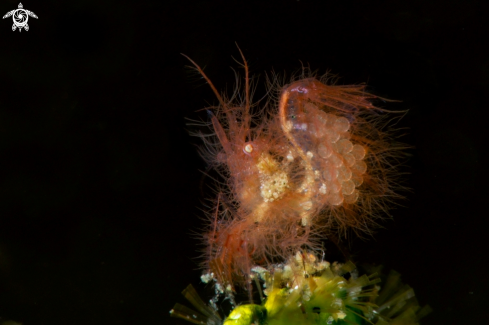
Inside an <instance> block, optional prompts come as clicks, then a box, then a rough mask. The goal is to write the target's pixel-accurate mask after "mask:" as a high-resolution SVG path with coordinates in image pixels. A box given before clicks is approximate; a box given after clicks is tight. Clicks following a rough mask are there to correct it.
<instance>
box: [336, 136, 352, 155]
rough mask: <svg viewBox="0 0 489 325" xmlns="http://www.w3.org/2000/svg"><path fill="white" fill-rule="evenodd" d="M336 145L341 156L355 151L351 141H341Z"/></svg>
mask: <svg viewBox="0 0 489 325" xmlns="http://www.w3.org/2000/svg"><path fill="white" fill-rule="evenodd" d="M336 145H337V147H338V152H339V153H341V154H347V153H350V152H351V151H352V149H353V144H352V143H351V142H350V140H347V139H341V140H339V141H338V142H336Z"/></svg>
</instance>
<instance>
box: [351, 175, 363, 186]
mask: <svg viewBox="0 0 489 325" xmlns="http://www.w3.org/2000/svg"><path fill="white" fill-rule="evenodd" d="M351 180H352V182H353V183H354V184H355V186H356V187H359V186H360V185H362V184H363V177H362V176H361V175H359V174H355V173H353V174H352V175H351Z"/></svg>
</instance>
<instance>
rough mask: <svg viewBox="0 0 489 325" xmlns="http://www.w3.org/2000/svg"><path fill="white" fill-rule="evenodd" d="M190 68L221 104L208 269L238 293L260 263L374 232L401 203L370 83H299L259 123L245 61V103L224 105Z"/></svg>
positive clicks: (392, 153)
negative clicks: (392, 204)
mask: <svg viewBox="0 0 489 325" xmlns="http://www.w3.org/2000/svg"><path fill="white" fill-rule="evenodd" d="M189 60H190V59H189ZM190 61H191V62H192V63H193V64H194V66H195V67H196V69H197V70H198V71H199V73H201V74H202V75H203V76H204V78H205V79H206V80H207V82H208V83H209V85H210V86H211V88H212V89H213V90H214V93H215V94H216V96H217V98H218V100H219V103H220V105H219V106H218V107H217V108H216V109H215V110H214V112H215V114H212V115H211V124H212V129H213V131H214V134H215V142H213V143H211V145H210V146H209V147H212V148H216V147H217V148H218V149H217V150H214V151H212V152H209V153H207V154H206V155H205V157H206V158H207V160H208V161H209V163H211V164H213V165H214V166H218V167H217V168H218V170H220V171H221V173H222V175H224V177H225V178H226V184H227V186H226V187H225V188H222V189H220V197H221V198H222V200H221V199H219V200H218V204H217V205H218V206H217V208H216V211H220V213H218V212H216V213H215V214H213V217H212V218H211V220H212V227H210V228H211V229H212V230H211V231H210V232H209V233H207V234H206V235H205V238H206V245H207V247H208V249H207V250H206V252H207V253H206V254H207V258H206V264H205V266H204V268H205V269H206V270H209V271H212V272H213V273H214V274H215V277H216V279H217V280H218V282H220V283H221V284H223V285H227V286H229V287H231V288H232V289H233V282H234V281H235V280H236V279H245V280H247V279H248V278H249V276H250V274H251V268H252V267H253V266H255V265H264V266H266V265H269V264H271V263H274V262H277V261H283V260H284V259H285V258H286V257H287V256H290V255H291V254H293V253H295V252H296V251H298V250H300V249H301V248H308V249H319V247H320V245H319V243H320V240H321V238H322V237H324V236H325V235H327V234H328V233H333V232H336V233H337V232H339V233H340V234H341V233H344V232H345V231H347V230H349V229H352V230H354V231H358V232H362V231H363V232H368V231H369V230H370V229H371V228H372V227H373V226H375V224H376V222H375V219H376V218H378V217H379V216H380V214H379V213H378V212H379V211H385V210H386V209H387V204H386V203H387V202H389V201H390V200H391V199H392V198H396V197H398V196H399V195H397V194H396V193H395V191H394V190H393V188H394V186H393V182H392V180H391V176H392V174H393V171H395V168H394V167H395V166H394V165H393V164H392V163H391V161H392V158H394V160H395V158H396V157H398V152H399V151H398V149H399V148H398V147H395V146H393V145H392V143H391V141H389V137H388V135H387V134H386V133H384V132H383V131H381V127H383V126H384V124H385V123H384V124H382V123H381V121H382V120H381V118H379V116H380V114H381V113H385V112H383V111H382V110H381V109H378V108H376V107H375V106H373V104H372V103H371V102H370V99H372V98H376V97H375V96H373V95H370V94H368V93H366V92H365V91H364V86H334V85H328V84H327V82H326V81H325V80H319V79H316V78H314V77H307V78H302V79H299V80H296V81H293V82H291V83H290V84H288V85H285V86H282V87H280V88H279V100H278V102H277V103H275V105H270V106H269V107H268V108H266V109H263V111H261V113H260V114H258V115H256V114H255V116H253V114H252V113H251V112H250V111H251V107H252V105H251V103H250V101H251V99H250V91H249V78H248V66H247V64H246V60H245V59H244V57H243V62H244V63H243V67H244V68H245V73H246V75H245V79H246V83H245V92H244V95H243V96H233V98H236V97H240V98H244V100H243V101H242V102H235V101H225V100H224V99H223V98H224V97H223V96H221V95H220V94H219V93H218V92H217V90H216V89H215V87H214V85H213V84H212V82H211V81H210V80H209V79H208V78H207V76H206V75H205V73H204V72H203V71H202V69H201V68H200V67H199V66H198V65H197V64H196V63H195V62H193V61H192V60H190ZM237 91H239V90H237ZM235 95H236V94H235Z"/></svg>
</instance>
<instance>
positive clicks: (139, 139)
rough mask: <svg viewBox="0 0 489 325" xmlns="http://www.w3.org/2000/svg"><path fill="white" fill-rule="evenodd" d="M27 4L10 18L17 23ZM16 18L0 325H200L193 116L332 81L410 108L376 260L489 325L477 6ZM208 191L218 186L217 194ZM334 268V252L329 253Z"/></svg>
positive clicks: (0, 145)
mask: <svg viewBox="0 0 489 325" xmlns="http://www.w3.org/2000/svg"><path fill="white" fill-rule="evenodd" d="M17 5H18V2H17V1H12V0H8V1H2V3H1V5H0V9H1V10H0V11H1V15H3V14H5V13H7V12H8V11H10V10H12V9H16V8H17ZM23 5H24V9H28V10H31V11H33V12H34V13H35V14H37V16H38V17H39V19H34V18H29V26H30V30H29V31H28V32H26V31H22V32H21V33H19V32H18V31H15V32H12V30H11V25H12V20H11V18H8V19H4V20H1V21H0V85H1V87H0V316H1V317H3V319H14V320H16V321H19V322H23V323H24V324H104V325H108V324H184V322H183V321H180V320H178V319H173V318H170V317H169V315H168V311H169V310H170V309H171V307H172V306H173V304H174V303H175V302H177V301H179V302H181V303H183V302H184V300H183V298H182V297H181V296H180V291H181V290H182V289H183V288H184V287H185V286H186V285H187V284H188V283H193V284H194V285H195V286H196V287H197V288H198V290H199V291H200V292H201V293H202V294H203V295H205V288H204V286H203V285H201V284H199V275H200V271H199V270H198V262H199V260H198V259H196V257H197V256H198V253H197V252H196V249H197V245H198V240H196V239H195V238H194V237H195V236H194V235H192V232H199V229H202V225H203V221H202V220H201V216H202V212H200V211H199V208H200V207H202V202H201V201H202V200H204V199H205V198H206V197H207V194H206V192H208V190H207V188H206V186H205V185H202V174H201V173H200V172H199V170H204V169H205V167H206V166H205V165H204V163H203V162H202V160H201V159H200V158H199V156H198V154H197V150H196V145H198V144H199V140H198V139H196V138H192V137H190V136H189V135H188V133H187V129H188V127H186V126H185V123H186V121H185V118H193V119H204V120H205V119H206V116H205V112H197V110H198V109H200V108H202V107H205V106H206V105H207V104H208V103H211V104H212V103H215V102H216V100H215V98H214V96H213V94H212V92H211V91H210V89H209V88H208V87H207V85H206V84H205V82H204V81H203V80H202V79H201V78H199V77H198V76H197V75H195V74H193V73H191V72H190V71H189V69H187V68H185V66H186V65H188V62H186V60H185V59H184V58H183V57H182V56H181V55H180V53H185V54H187V55H189V56H190V57H191V58H193V59H194V60H195V61H196V62H198V63H199V64H200V65H201V66H205V67H206V69H205V71H206V73H207V74H208V75H209V77H210V78H211V79H212V80H213V81H214V83H215V84H216V86H217V88H219V89H223V90H224V89H226V88H227V89H229V90H231V89H233V85H234V75H233V71H232V70H231V69H230V68H231V67H234V68H238V69H239V67H238V65H237V64H236V63H235V62H234V61H233V59H232V56H233V57H235V58H238V57H239V53H238V51H237V49H236V46H235V42H237V43H238V44H239V46H240V48H241V49H242V50H243V52H244V54H245V56H246V58H247V60H248V62H249V64H250V67H251V72H252V73H253V74H254V75H255V76H259V79H258V82H259V87H258V89H259V90H258V93H260V92H261V93H263V92H264V80H265V78H264V77H265V73H267V72H268V73H269V72H270V71H272V70H274V71H275V72H277V73H284V72H285V73H287V75H290V74H291V73H293V72H297V71H299V70H300V67H301V62H303V63H304V64H306V65H307V64H308V65H310V66H311V68H312V69H314V70H316V69H317V70H318V71H319V73H321V74H322V73H324V72H326V71H331V72H332V73H335V74H338V75H340V76H341V79H340V83H342V84H352V83H361V82H366V83H367V84H368V86H369V90H370V91H372V92H374V93H375V94H377V95H380V96H384V97H387V98H391V99H397V100H401V101H402V102H401V103H385V104H382V106H383V107H384V108H387V109H392V110H403V109H408V110H409V113H408V114H407V115H406V117H405V118H404V119H403V120H402V121H401V122H400V126H402V127H409V128H410V131H409V135H407V136H406V137H404V138H403V141H405V142H407V143H409V144H410V145H412V146H414V149H413V150H411V152H410V153H411V154H412V156H411V157H410V158H409V160H408V161H407V166H408V167H407V170H408V171H409V172H410V173H411V174H410V176H409V177H408V178H407V184H408V185H409V186H410V187H411V188H412V189H413V190H412V192H411V193H408V194H407V196H408V200H406V201H404V202H402V204H403V207H401V208H398V209H397V210H394V211H393V216H394V219H393V220H392V221H386V222H384V223H383V225H384V226H385V229H381V230H380V231H379V232H378V233H377V234H376V235H375V237H374V238H371V239H369V240H367V241H361V240H352V242H351V251H352V253H353V254H354V255H355V256H357V258H358V259H359V260H364V261H368V262H371V263H382V264H384V265H386V266H387V267H388V268H394V269H396V270H397V271H399V272H400V273H402V275H403V279H404V280H405V282H407V283H409V284H410V285H411V286H412V287H414V289H415V291H416V293H417V296H418V299H419V300H420V302H421V303H422V304H426V303H428V304H430V305H431V306H432V307H433V309H434V312H433V313H432V314H431V315H430V316H428V317H427V318H426V319H425V320H424V321H423V322H422V323H423V324H469V323H472V324H474V323H478V324H480V323H485V322H486V321H487V314H486V311H487V307H486V300H487V290H489V286H488V279H487V269H486V266H487V263H486V260H487V254H488V253H487V246H488V245H487V241H486V240H487V237H488V235H487V227H486V226H487V221H486V220H487V218H488V212H487V207H486V203H487V201H488V191H487V190H486V184H487V181H488V175H487V174H488V168H487V166H488V159H487V158H488V156H487V150H488V145H487V143H488V131H487V123H488V120H487V115H488V114H487V111H488V109H489V107H488V100H487V97H488V94H489V92H488V90H489V49H488V45H487V44H488V23H487V22H486V21H487V9H488V8H487V6H485V1H477V0H463V1H462V0H438V1H436V0H433V1H427V0H411V1H400V0H397V1H396V0H392V1H376V0H370V1H363V0H361V1H360V0H358V1H329V0H322V1H310V0H300V1H296V0H294V1H291V0H281V1H272V0H262V1H194V2H192V1H182V0H180V1H170V0H168V1H144V0H143V1H133V2H128V1H122V2H120V1H119V2H116V1H110V0H105V1H95V0H84V1H70V2H69V3H61V2H55V1H26V2H23ZM204 183H207V181H206V180H204ZM328 253H329V254H331V255H330V256H333V255H334V252H333V251H331V252H328Z"/></svg>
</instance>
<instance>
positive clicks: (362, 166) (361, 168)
mask: <svg viewBox="0 0 489 325" xmlns="http://www.w3.org/2000/svg"><path fill="white" fill-rule="evenodd" d="M352 168H353V169H355V170H357V171H358V172H359V173H360V175H361V174H365V172H366V171H367V164H366V163H365V161H363V160H359V161H357V162H356V163H355V165H353V166H352Z"/></svg>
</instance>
